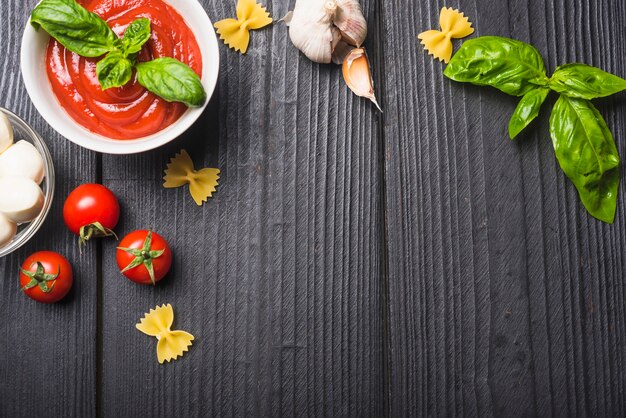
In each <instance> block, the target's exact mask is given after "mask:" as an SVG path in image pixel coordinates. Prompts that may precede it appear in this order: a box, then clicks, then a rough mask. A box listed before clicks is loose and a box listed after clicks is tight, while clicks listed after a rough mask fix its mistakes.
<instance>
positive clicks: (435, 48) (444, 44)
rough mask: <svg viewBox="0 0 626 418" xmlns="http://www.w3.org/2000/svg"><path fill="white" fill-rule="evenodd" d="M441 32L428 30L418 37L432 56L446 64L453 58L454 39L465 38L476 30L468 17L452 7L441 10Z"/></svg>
mask: <svg viewBox="0 0 626 418" xmlns="http://www.w3.org/2000/svg"><path fill="white" fill-rule="evenodd" d="M439 25H440V26H441V30H440V31H438V30H427V31H426V32H422V33H420V34H419V35H418V36H417V37H418V38H419V39H420V40H421V42H422V45H424V48H426V50H427V51H428V53H429V54H430V55H432V56H433V57H435V58H437V59H438V60H439V61H443V62H445V63H446V64H447V63H448V62H449V61H450V58H452V39H453V38H454V39H460V38H465V37H466V36H469V35H471V34H472V33H474V28H472V24H471V23H470V22H469V20H468V19H467V17H465V16H463V13H461V12H459V11H458V10H453V9H452V8H451V7H448V8H446V7H444V8H442V9H441V13H440V15H439Z"/></svg>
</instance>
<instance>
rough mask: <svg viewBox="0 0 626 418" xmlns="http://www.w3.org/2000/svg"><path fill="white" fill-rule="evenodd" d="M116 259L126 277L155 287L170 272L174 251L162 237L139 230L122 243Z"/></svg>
mask: <svg viewBox="0 0 626 418" xmlns="http://www.w3.org/2000/svg"><path fill="white" fill-rule="evenodd" d="M115 259H116V260H117V265H118V267H119V268H120V271H121V273H122V274H123V275H124V276H126V277H128V278H129V279H130V280H132V281H133V282H135V283H140V284H152V285H154V284H156V282H158V281H160V280H161V279H162V278H163V277H165V275H166V274H167V273H168V272H169V271H170V267H171V266H172V251H171V250H170V247H169V245H167V241H165V239H164V238H163V237H162V236H161V235H159V234H157V233H156V232H152V231H146V230H139V231H135V232H131V233H130V234H128V235H126V236H125V237H124V238H123V239H122V241H120V246H119V247H118V248H117V254H116V257H115Z"/></svg>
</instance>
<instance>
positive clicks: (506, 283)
mask: <svg viewBox="0 0 626 418" xmlns="http://www.w3.org/2000/svg"><path fill="white" fill-rule="evenodd" d="M385 4H386V7H385V9H384V11H385V12H384V25H385V33H386V34H387V36H385V42H384V46H383V50H384V57H385V58H384V62H385V63H386V64H387V65H386V66H385V74H386V77H385V94H384V96H385V99H384V104H385V108H386V109H387V112H386V116H387V117H386V119H385V132H384V133H385V138H384V139H385V145H386V149H385V157H386V160H385V173H386V182H385V185H386V222H387V228H386V229H387V233H386V236H387V240H388V254H389V277H388V283H389V290H390V291H389V315H390V316H389V326H390V330H389V333H390V348H389V361H390V376H391V378H390V383H389V386H390V388H391V398H390V408H391V414H392V415H394V416H396V415H409V414H410V415H420V416H427V415H442V416H445V415H471V416H475V415H478V416H535V415H540V416H571V415H587V416H620V415H623V413H624V411H625V410H626V409H625V408H626V405H625V400H624V389H625V387H626V386H625V383H626V372H624V367H623V365H624V364H625V361H626V350H625V347H624V338H625V329H624V321H625V311H624V302H625V300H624V297H625V293H624V284H623V280H624V267H625V266H624V261H625V260H624V255H623V248H624V243H625V239H626V237H625V235H624V219H626V218H625V217H626V209H625V205H624V203H625V198H624V194H623V193H622V194H621V195H620V198H619V204H618V215H617V221H616V223H615V225H613V226H608V225H603V224H601V223H599V222H597V221H595V220H593V219H592V218H591V217H590V216H588V215H587V214H586V213H585V211H584V209H583V207H582V205H581V204H580V203H579V199H578V196H577V193H576V191H575V189H574V187H573V186H572V185H571V184H570V183H569V182H568V181H567V180H566V178H565V177H564V175H563V174H562V173H561V171H560V169H559V168H558V164H557V162H556V160H555V158H554V152H553V150H552V146H551V143H550V138H549V133H548V123H547V122H548V115H549V109H548V107H549V106H551V104H552V103H553V102H554V100H553V99H552V101H551V102H550V103H549V104H548V105H546V106H545V107H544V111H543V116H542V117H540V119H539V121H538V122H537V123H535V124H533V126H532V127H531V128H530V129H529V130H528V132H527V133H525V134H524V135H522V137H520V138H519V139H518V140H517V141H516V142H511V141H509V140H508V139H507V134H506V127H507V123H508V118H509V117H510V114H511V113H512V111H513V109H514V108H515V103H516V102H515V100H514V99H513V98H510V97H507V96H506V95H503V94H501V93H500V92H497V91H495V90H490V89H486V88H485V89H483V88H477V87H473V86H469V85H462V84H457V83H454V82H451V81H449V80H447V79H445V78H444V77H443V75H442V71H443V68H444V67H443V65H442V64H440V63H439V62H435V61H434V60H433V59H432V57H430V56H428V55H426V54H425V53H423V52H422V49H421V47H420V46H419V45H418V43H417V41H415V37H416V36H417V34H418V33H419V32H420V31H421V30H426V29H428V28H431V27H436V25H437V22H438V15H439V10H440V8H441V7H442V6H443V4H442V3H441V2H439V1H432V0H431V1H423V2H419V3H418V2H410V3H408V4H407V2H404V1H395V0H394V1H389V2H385ZM448 5H452V6H457V4H446V6H448ZM460 8H461V10H462V11H464V12H465V13H466V14H467V15H468V16H469V17H470V20H471V21H472V22H473V23H474V24H475V27H476V34H475V35H474V36H479V35H487V34H489V35H500V36H507V37H513V38H517V39H520V40H523V41H527V42H530V43H532V44H534V45H535V46H536V47H537V48H538V49H539V51H540V52H541V53H542V54H543V55H544V57H545V58H546V64H547V66H548V68H549V71H553V70H554V69H555V68H556V66H557V65H559V64H562V63H565V62H572V61H581V62H586V63H589V64H592V65H596V66H599V67H601V68H603V69H605V70H607V71H610V72H613V73H615V74H618V75H620V76H622V77H624V76H626V66H625V64H624V56H625V51H624V44H625V41H626V39H625V37H626V36H625V35H626V34H625V33H624V30H623V28H624V21H625V19H626V13H625V7H624V3H623V2H620V1H611V0H602V1H567V0H556V1H554V2H542V1H535V0H509V1H505V2H494V1H487V0H473V1H466V2H463V3H462V4H461V5H460ZM410 40H413V41H410ZM458 45H459V43H458V42H457V43H456V47H458ZM399 86H402V88H399ZM597 104H598V105H599V108H600V110H601V112H602V113H603V115H604V116H605V118H606V120H607V123H608V124H609V126H610V127H611V128H612V130H613V133H614V135H615V137H616V141H617V143H618V148H619V151H620V154H621V155H625V154H624V152H625V151H626V146H625V142H624V137H625V136H626V112H624V107H623V104H624V96H623V95H620V96H618V97H617V98H612V99H607V100H602V101H598V102H597Z"/></svg>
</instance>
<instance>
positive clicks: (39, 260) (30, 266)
mask: <svg viewBox="0 0 626 418" xmlns="http://www.w3.org/2000/svg"><path fill="white" fill-rule="evenodd" d="M72 283H74V278H73V275H72V266H71V265H70V263H69V261H67V259H66V258H65V257H63V256H62V255H61V254H58V253H55V252H52V251H40V252H37V253H34V254H33V255H31V256H30V257H28V258H27V259H26V260H24V263H23V264H22V268H21V269H20V286H21V287H22V291H23V292H24V293H25V294H26V296H28V297H29V298H31V299H34V300H36V301H37V302H42V303H54V302H58V301H60V300H61V299H63V298H64V297H65V296H66V295H67V294H68V292H69V291H70V289H71V288H72Z"/></svg>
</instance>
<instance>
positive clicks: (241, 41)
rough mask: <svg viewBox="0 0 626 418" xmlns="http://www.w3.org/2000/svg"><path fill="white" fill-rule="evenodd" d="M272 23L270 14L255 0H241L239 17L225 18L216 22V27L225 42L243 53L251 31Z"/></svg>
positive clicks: (238, 4) (238, 9)
mask: <svg viewBox="0 0 626 418" xmlns="http://www.w3.org/2000/svg"><path fill="white" fill-rule="evenodd" d="M270 23H272V18H271V17H270V14H269V13H268V12H267V10H265V8H264V7H263V6H261V5H260V4H257V3H256V2H255V1H254V0H239V2H238V3H237V19H224V20H220V21H219V22H217V23H215V25H214V26H215V28H216V29H217V33H218V34H219V35H220V38H221V39H223V40H224V43H225V44H226V45H228V46H229V47H231V48H232V49H234V50H235V51H239V52H241V53H242V54H245V53H246V51H247V50H248V44H249V43H250V31H251V30H253V29H261V28H263V27H265V26H267V25H269V24H270Z"/></svg>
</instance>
